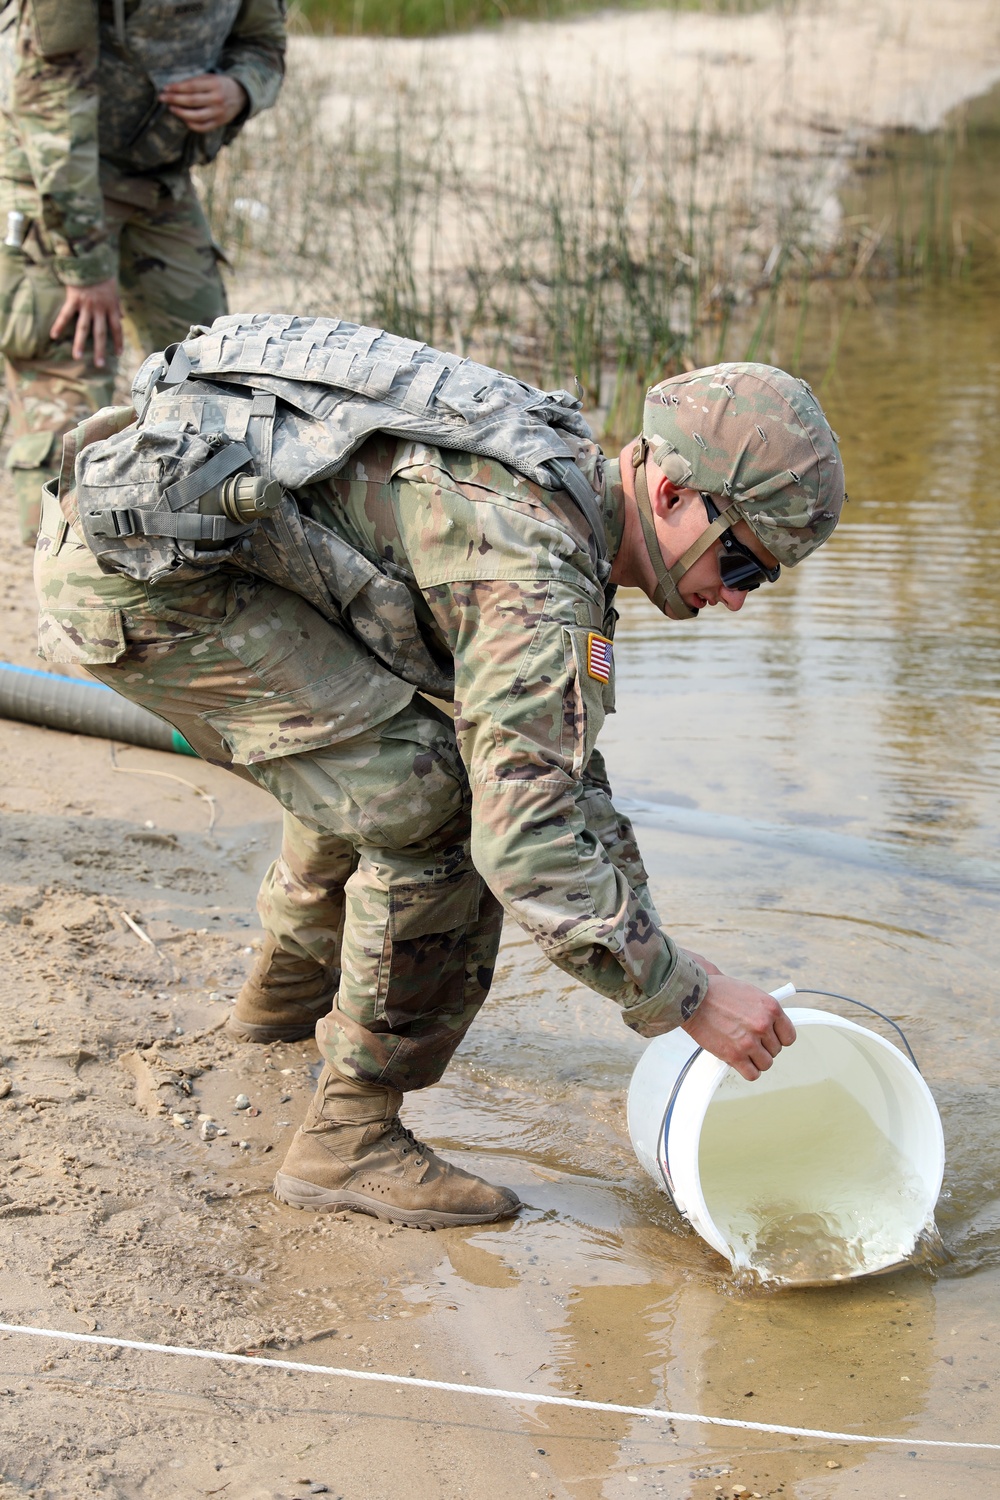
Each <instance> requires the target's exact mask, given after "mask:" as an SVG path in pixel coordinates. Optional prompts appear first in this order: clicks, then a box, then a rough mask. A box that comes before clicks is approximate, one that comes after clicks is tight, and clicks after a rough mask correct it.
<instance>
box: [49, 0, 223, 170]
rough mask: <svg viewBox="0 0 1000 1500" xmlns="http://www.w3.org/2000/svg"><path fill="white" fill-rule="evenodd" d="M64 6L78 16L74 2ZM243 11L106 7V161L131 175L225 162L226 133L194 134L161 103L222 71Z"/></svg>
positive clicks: (61, 1) (160, 0)
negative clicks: (173, 89) (173, 90)
mask: <svg viewBox="0 0 1000 1500" xmlns="http://www.w3.org/2000/svg"><path fill="white" fill-rule="evenodd" d="M38 3H39V0H35V4H36V6H37V5H38ZM42 3H43V4H45V3H47V4H50V5H51V4H52V3H53V0H42ZM56 3H57V4H58V5H60V6H62V7H65V8H67V9H69V8H71V7H70V6H69V4H68V0H56ZM239 10H240V0H138V4H136V5H126V3H125V0H100V5H99V12H100V54H99V63H98V95H99V114H98V138H99V140H100V148H101V155H102V157H106V158H107V160H109V161H111V162H114V163H115V165H116V166H119V167H121V168H122V169H123V170H125V171H129V172H154V171H156V170H157V169H162V168H165V167H176V166H190V165H192V163H193V162H196V161H199V162H206V161H211V160H212V158H213V157H215V156H217V155H218V153H219V151H220V150H221V149H222V146H223V143H224V140H225V139H226V138H227V135H226V127H222V128H220V129H218V130H213V131H210V132H208V133H207V134H205V135H201V134H199V133H197V132H193V131H191V130H189V129H188V127H187V126H186V125H185V124H184V121H183V120H180V119H178V117H177V116H176V115H175V114H172V113H171V111H170V110H169V109H168V108H167V107H166V105H164V104H160V102H159V99H158V95H159V93H160V90H161V89H163V88H164V87H165V86H166V85H167V84H168V83H178V82H180V81H181V80H183V79H185V78H193V77H195V76H196V75H197V74H199V73H210V72H212V71H213V70H214V69H215V68H217V67H218V64H219V59H220V58H221V56H222V51H223V48H224V46H225V44H226V39H227V37H228V36H229V33H230V32H231V31H232V29H233V25H234V24H235V21H236V18H237V16H238V15H239ZM231 133H232V132H231V131H230V134H231Z"/></svg>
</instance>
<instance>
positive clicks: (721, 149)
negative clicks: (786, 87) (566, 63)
mask: <svg viewBox="0 0 1000 1500" xmlns="http://www.w3.org/2000/svg"><path fill="white" fill-rule="evenodd" d="M583 97H584V100H585V101H586V100H587V99H588V97H589V96H588V95H586V94H584V95H583ZM736 118H737V119H738V120H739V121H740V123H739V125H738V126H735V127H733V128H732V129H730V130H728V131H727V130H723V129H722V128H721V127H720V126H719V124H718V123H717V122H716V121H715V120H714V119H713V117H712V115H711V113H710V111H709V110H708V108H707V106H706V108H705V109H704V110H703V111H701V110H696V111H695V113H694V118H693V120H692V119H688V121H687V124H686V126H685V128H684V129H683V130H681V129H679V128H676V127H672V126H671V125H670V123H669V122H668V121H667V120H666V119H665V118H664V117H663V116H662V115H657V116H656V117H654V118H643V117H641V116H640V115H638V114H636V113H634V112H633V113H627V112H625V111H624V110H617V109H615V108H609V107H608V105H607V101H605V102H604V103H602V104H601V105H600V106H599V105H598V104H597V103H588V102H584V104H583V105H581V107H580V108H578V109H576V110H575V111H574V112H573V113H572V114H567V113H565V112H563V113H560V112H559V110H557V109H556V108H555V107H553V106H552V105H551V104H550V103H549V102H548V101H547V100H546V97H545V95H544V93H543V92H537V93H529V92H528V91H527V90H526V89H522V90H521V91H520V93H519V95H518V97H517V98H516V99H510V100H507V101H506V104H505V109H504V112H503V113H502V114H501V115H498V116H497V117H496V118H495V119H494V121H493V124H492V127H491V129H490V130H489V131H487V130H485V129H484V128H483V125H482V121H481V119H480V118H478V117H477V118H476V119H474V120H472V121H467V122H466V123H465V124H463V123H462V122H461V120H460V119H459V118H458V117H457V115H456V111H455V110H454V109H453V108H452V107H451V104H450V101H449V98H448V91H447V88H444V87H442V86H441V85H440V82H439V81H438V80H435V79H434V78H433V77H432V76H430V75H428V74H425V73H422V72H421V71H420V69H419V68H418V69H417V70H416V71H415V72H414V73H413V74H412V76H408V77H406V78H405V79H403V80H402V81H401V80H400V79H399V78H396V79H394V80H393V83H392V87H386V88H383V89H381V90H380V91H379V92H378V94H377V95H374V96H373V95H371V94H369V96H368V97H362V96H361V95H357V96H356V97H355V102H354V103H351V102H350V98H349V97H348V98H347V99H345V97H344V94H343V93H342V92H341V90H340V88H339V87H338V82H337V80H331V79H329V78H320V77H319V76H318V75H317V74H314V73H311V72H310V71H309V69H308V67H304V66H303V65H302V64H301V62H300V63H299V65H298V72H297V76H295V77H294V78H293V79H292V80H291V81H290V85H289V87H288V88H286V90H285V93H284V94H283V96H282V99H281V101H280V102H279V104H278V106H277V108H276V109H275V110H274V111H271V112H270V113H268V114H266V115H264V116H262V117H261V118H260V119H259V120H257V121H255V122H254V124H253V126H252V127H251V129H250V130H248V131H246V132H245V133H244V135H242V136H241V137H240V138H239V139H238V141H237V142H236V143H235V144H234V146H233V147H232V148H231V149H230V150H229V151H228V152H226V153H224V154H223V155H222V156H221V157H220V158H219V160H218V162H217V163H216V164H215V165H214V166H213V167H212V168H211V169H209V170H207V171H205V172H204V173H203V174H202V178H201V183H202V189H203V194H204V198H205V202H206V206H207V209H208V212H209V216H210V219H211V222H212V225H213V229H214V232H215V233H216V235H217V237H218V238H219V239H220V241H221V243H223V244H224V245H225V246H226V247H227V249H229V251H230V253H231V254H233V255H235V258H236V260H237V264H238V268H239V301H240V302H241V303H242V305H243V306H253V307H268V308H272V309H275V310H280V309H286V310H290V309H294V310H296V311H300V312H304V313H309V312H312V313H324V314H328V315H329V314H336V315H338V316H343V317H348V318H351V319H355V320H358V321H362V322H368V323H374V324H376V325H378V326H384V327H388V328H390V329H392V330H393V331H395V332H399V333H403V334H406V335H408V336H410V337H415V338H420V339H424V340H426V341H427V342H428V343H432V344H439V345H445V346H447V347H450V348H456V349H459V350H460V351H461V352H463V353H468V354H471V355H473V356H475V357H476V358H480V359H482V360H484V361H485V362H487V363H493V364H499V365H502V366H504V367H505V368H508V369H511V370H514V371H516V372H518V373H520V374H522V375H523V376H525V378H528V379H531V380H533V381H538V382H541V383H550V382H551V383H553V384H563V385H570V386H572V384H573V382H574V380H575V381H576V382H577V383H578V386H579V389H580V391H581V393H582V394H583V397H584V400H585V403H586V405H587V406H588V407H589V408H590V409H591V410H593V411H594V413H595V415H596V418H597V420H598V422H599V424H601V425H602V426H603V427H604V430H605V432H606V434H607V435H608V436H609V438H614V437H617V436H620V435H621V436H623V435H626V434H627V433H628V431H629V430H634V427H635V422H636V418H637V415H638V411H639V408H640V406H641V399H642V393H643V391H644V389H645V387H646V385H647V384H648V383H649V382H650V381H651V380H655V379H658V378H662V376H663V375H664V374H666V373H668V372H669V371H673V370H677V369H682V368H685V367H688V368H691V367H694V366H695V365H697V364H699V363H708V362H711V361H713V360H715V359H718V358H721V357H724V356H728V357H740V358H751V359H763V360H769V359H773V358H774V352H775V349H776V347H777V341H778V331H779V327H780V329H781V330H782V333H781V348H782V351H783V354H784V361H785V363H788V364H790V365H791V367H792V368H796V367H797V366H798V364H799V361H800V360H801V358H802V353H803V347H804V340H805V330H806V323H807V320H808V319H809V318H810V317H811V309H812V304H813V302H814V301H816V300H817V295H818V294H817V290H816V289H817V284H818V283H821V284H822V286H823V287H825V288H828V287H830V286H831V285H837V284H839V285H843V286H846V287H847V288H848V290H849V293H850V295H851V296H853V295H855V294H856V293H857V289H858V288H859V286H861V285H862V284H863V282H865V281H871V279H872V278H874V277H876V276H879V275H892V276H894V277H897V278H898V277H901V276H907V277H914V276H920V277H929V276H935V275H941V274H946V275H949V276H950V275H954V274H962V273H963V268H967V267H968V265H969V264H971V257H972V253H973V247H974V236H973V230H972V219H971V218H969V217H968V215H967V214H966V209H965V207H964V204H965V196H967V194H966V193H965V188H964V187H962V185H961V183H960V182H959V176H957V175H956V165H955V164H956V161H957V160H958V159H959V157H960V155H961V152H960V151H959V145H960V142H959V138H958V135H957V134H956V133H955V132H952V134H951V137H950V138H949V134H948V132H945V133H943V134H941V135H937V136H935V137H933V138H919V137H916V136H913V137H906V138H905V148H906V149H905V152H904V150H903V145H904V142H903V140H902V138H901V139H899V140H895V141H890V142H889V143H888V144H887V146H886V147H885V151H886V156H885V159H884V160H883V161H882V162H881V163H877V164H878V165H879V166H880V168H881V170H880V171H879V172H878V173H874V172H871V173H869V176H868V177H867V178H866V179H864V181H863V182H862V183H861V185H860V187H858V188H856V189H855V190H854V202H853V205H849V207H850V206H852V207H853V211H852V212H850V213H848V214H847V216H846V217H845V218H844V219H843V221H842V222H841V223H840V225H839V227H838V228H837V230H836V232H831V229H830V226H829V224H826V225H824V224H823V223H822V222H821V216H820V214H819V212H818V205H819V203H820V201H821V200H822V198H823V197H824V196H825V195H827V194H828V187H829V180H828V175H825V174H827V173H828V168H827V166H825V165H824V164H823V163H822V162H817V163H816V164H815V166H810V165H809V164H808V163H806V164H799V166H798V169H797V170H796V171H795V172H791V171H789V170H787V169H786V167H785V166H784V164H782V163H777V164H773V163H772V164H771V165H770V166H768V165H767V158H766V154H765V153H763V152H762V151H761V149H760V144H759V142H758V141H757V140H756V139H755V137H754V133H753V126H752V123H751V124H746V123H744V122H745V121H746V120H747V119H750V120H751V121H752V115H750V114H748V113H747V112H744V111H738V112H737V115H736ZM890 150H891V152H892V153H893V154H891V155H890V154H889V153H890ZM962 159H963V160H964V158H962ZM871 165H873V163H872V161H871V159H870V160H869V162H868V166H869V167H870V166H871ZM959 175H960V174H959ZM875 184H877V185H878V188H877V191H876V190H875ZM960 188H961V191H960V190H959V189H960ZM866 193H867V195H868V196H867V198H866V197H865V196H864V195H865V194H866ZM962 214H965V215H966V217H964V218H963V217H960V218H956V215H959V216H961V215H962ZM959 223H960V226H961V227H960V228H959V229H956V224H959ZM980 239H981V240H983V243H984V244H985V243H986V237H985V235H984V234H981V235H980ZM995 248H996V240H995V238H994V241H993V249H994V250H995ZM819 300H820V301H823V302H824V303H825V306H826V310H827V311H829V303H830V298H829V296H828V295H825V296H821V297H820V298H819ZM790 309H791V311H792V314H793V323H792V326H793V328H794V333H793V334H792V336H791V341H790V343H791V347H790V350H789V333H788V329H789V310H790ZM824 315H826V314H824ZM840 318H841V314H840V312H839V311H838V312H834V313H830V327H831V334H830V347H831V350H832V351H833V352H834V353H835V349H836V343H837V339H838V337H839V335H838V333H837V329H838V327H839V328H840V329H841V330H842V326H843V325H842V322H840V321H838V320H839V319H840Z"/></svg>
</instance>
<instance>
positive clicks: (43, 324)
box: [0, 246, 66, 360]
mask: <svg viewBox="0 0 1000 1500" xmlns="http://www.w3.org/2000/svg"><path fill="white" fill-rule="evenodd" d="M65 296H66V288H65V287H64V286H63V285H62V283H61V282H60V281H59V280H58V278H57V277H56V275H55V273H54V272H53V271H51V270H50V269H49V267H48V265H47V264H46V263H44V262H43V263H41V264H36V263H35V262H34V261H31V260H29V259H28V257H27V256H26V255H25V254H24V252H23V251H21V250H14V249H12V248H11V247H10V246H0V352H2V353H3V354H5V355H6V356H7V358H8V359H14V360H26V359H37V358H38V357H39V356H40V355H41V354H43V353H45V352H46V351H47V350H48V349H49V348H50V347H51V340H50V339H49V329H50V328H51V327H52V324H53V323H54V322H55V319H56V314H57V313H58V311H59V309H60V308H61V307H62V304H63V301H64V299H65Z"/></svg>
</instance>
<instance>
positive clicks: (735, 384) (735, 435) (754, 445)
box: [642, 362, 846, 567]
mask: <svg viewBox="0 0 1000 1500" xmlns="http://www.w3.org/2000/svg"><path fill="white" fill-rule="evenodd" d="M642 432H643V436H644V437H645V438H646V440H647V442H648V444H649V451H650V454H651V456H652V458H653V461H654V463H656V464H657V466H658V467H659V468H660V469H661V470H662V471H663V472H664V473H665V474H666V476H667V478H668V479H670V480H672V481H673V483H674V484H676V485H677V486H678V487H680V488H688V489H695V490H702V491H704V492H705V493H707V494H709V495H712V496H714V497H717V498H718V499H719V508H720V509H722V510H724V511H726V513H727V514H728V516H729V517H730V524H732V522H733V521H735V520H738V519H742V520H744V521H746V523H747V525H748V526H749V527H750V529H751V530H752V531H753V533H754V534H755V536H757V537H759V538H760V540H761V541H762V542H763V544H764V546H765V547H766V548H767V549H768V551H769V552H771V553H773V555H774V556H775V557H776V558H777V560H778V562H779V563H782V564H785V565H786V566H788V567H794V566H795V564H796V563H797V562H801V560H802V558H804V557H808V555H809V553H810V552H813V551H814V550H815V549H816V548H817V547H819V546H822V544H823V543H824V542H825V541H826V540H827V538H828V537H829V536H830V533H831V532H832V531H833V528H834V527H835V526H836V524H837V521H838V519H839V518H840V512H841V508H842V506H843V504H844V500H845V499H846V495H845V492H844V466H843V464H842V462H841V458H840V453H839V451H838V448H837V438H836V435H835V433H834V432H833V430H832V429H831V427H830V424H829V422H828V421H827V420H826V418H825V417H824V415H823V412H822V410H821V408H820V404H819V402H818V401H817V400H816V397H815V396H814V395H813V393H812V391H811V390H810V388H809V386H808V385H807V384H806V382H805V381H804V380H797V379H796V378H795V377H794V376H792V375H786V374H785V372H784V370H778V369H775V367H774V366H773V365H760V364H749V363H737V362H731V363H727V364H721V365H710V366H709V367H708V368H707V369H704V370H692V371H691V372H690V373H688V374H686V375H674V376H672V377H671V378H670V379H669V380H663V381H661V382H660V384H659V385H654V386H653V387H652V388H651V389H650V390H649V391H647V393H646V404H645V407H644V409H643V418H642Z"/></svg>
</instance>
